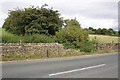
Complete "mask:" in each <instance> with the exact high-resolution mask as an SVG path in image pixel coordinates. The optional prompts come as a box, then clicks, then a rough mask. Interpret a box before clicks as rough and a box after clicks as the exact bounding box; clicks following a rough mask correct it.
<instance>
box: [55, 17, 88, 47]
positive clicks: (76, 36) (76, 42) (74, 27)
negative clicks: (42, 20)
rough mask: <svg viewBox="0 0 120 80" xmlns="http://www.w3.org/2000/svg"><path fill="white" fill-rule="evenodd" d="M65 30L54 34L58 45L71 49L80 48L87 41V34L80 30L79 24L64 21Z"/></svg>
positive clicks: (73, 20)
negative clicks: (67, 46)
mask: <svg viewBox="0 0 120 80" xmlns="http://www.w3.org/2000/svg"><path fill="white" fill-rule="evenodd" d="M65 21H67V25H66V26H65V28H63V29H62V30H60V31H59V32H57V33H56V37H57V39H58V42H59V43H63V44H65V46H66V45H70V46H69V47H72V48H80V47H81V46H82V45H83V44H84V43H85V42H86V41H87V39H88V34H87V33H86V32H85V30H83V29H82V28H80V24H79V23H78V22H77V21H76V20H75V19H71V20H65Z"/></svg>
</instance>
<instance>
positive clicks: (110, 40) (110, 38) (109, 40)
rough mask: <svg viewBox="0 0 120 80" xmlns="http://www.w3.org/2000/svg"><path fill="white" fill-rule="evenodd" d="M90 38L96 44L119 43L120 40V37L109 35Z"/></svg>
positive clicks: (90, 36)
mask: <svg viewBox="0 0 120 80" xmlns="http://www.w3.org/2000/svg"><path fill="white" fill-rule="evenodd" d="M89 38H90V40H91V41H93V42H94V43H118V39H120V37H115V36H107V35H89Z"/></svg>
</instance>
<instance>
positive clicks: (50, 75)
mask: <svg viewBox="0 0 120 80" xmlns="http://www.w3.org/2000/svg"><path fill="white" fill-rule="evenodd" d="M105 65H106V64H100V65H96V66H90V67H86V68H81V69H74V70H70V71H64V72H58V73H53V74H49V76H55V75H60V74H65V73H71V72H76V71H82V70H86V69H91V68H96V67H101V66H105Z"/></svg>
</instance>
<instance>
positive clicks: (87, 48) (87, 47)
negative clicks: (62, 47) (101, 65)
mask: <svg viewBox="0 0 120 80" xmlns="http://www.w3.org/2000/svg"><path fill="white" fill-rule="evenodd" d="M80 50H81V51H83V52H91V53H93V52H95V51H97V50H96V49H95V48H94V42H93V41H86V43H84V45H83V46H82V47H81V49H80Z"/></svg>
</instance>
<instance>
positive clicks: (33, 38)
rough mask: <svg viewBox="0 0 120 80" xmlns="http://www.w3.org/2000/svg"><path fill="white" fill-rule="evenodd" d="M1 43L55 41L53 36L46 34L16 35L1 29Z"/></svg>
mask: <svg viewBox="0 0 120 80" xmlns="http://www.w3.org/2000/svg"><path fill="white" fill-rule="evenodd" d="M1 38H2V43H20V42H21V43H52V42H55V37H54V36H47V35H43V34H32V35H24V36H18V35H15V34H12V33H9V32H7V31H5V30H4V29H2V36H1Z"/></svg>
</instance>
